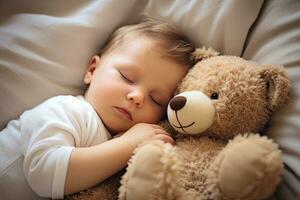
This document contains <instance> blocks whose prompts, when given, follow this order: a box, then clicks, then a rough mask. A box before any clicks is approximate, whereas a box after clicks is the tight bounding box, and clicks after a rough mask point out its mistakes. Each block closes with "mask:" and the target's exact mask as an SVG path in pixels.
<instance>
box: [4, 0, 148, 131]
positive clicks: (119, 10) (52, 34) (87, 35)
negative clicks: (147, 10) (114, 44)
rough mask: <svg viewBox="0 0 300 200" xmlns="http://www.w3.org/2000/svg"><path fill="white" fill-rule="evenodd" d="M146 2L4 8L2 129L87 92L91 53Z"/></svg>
mask: <svg viewBox="0 0 300 200" xmlns="http://www.w3.org/2000/svg"><path fill="white" fill-rule="evenodd" d="M145 5H146V1H140V0H122V1H119V0H109V1H108V0H99V1H79V0H76V1H72V3H70V1H65V0H64V1H61V0H59V1H58V0H55V1H53V0H52V1H40V0H27V1H24V2H23V1H18V0H10V1H6V2H5V6H0V7H1V9H0V11H1V12H0V13H1V14H0V23H1V26H0V56H1V57H0V96H1V104H0V113H1V114H0V129H2V128H3V127H4V126H5V124H6V123H7V121H8V120H9V119H14V118H17V117H18V116H19V115H20V114H21V113H22V112H23V111H24V110H26V109H28V108H31V107H33V106H35V105H37V104H39V103H40V102H42V101H44V100H45V99H47V98H49V97H51V96H55V95H58V94H73V95H74V94H80V93H82V92H83V81H82V78H83V74H84V71H85V69H86V67H87V63H88V61H89V59H90V57H91V56H92V55H93V54H94V53H96V52H97V50H98V49H99V48H100V47H101V46H102V45H103V44H104V42H105V41H106V39H107V37H108V36H109V35H110V34H111V32H112V31H113V30H114V29H115V28H116V27H118V26H120V25H121V24H124V23H128V22H132V21H135V20H136V18H137V17H138V15H139V14H140V13H141V11H142V10H143V9H144V6H145Z"/></svg>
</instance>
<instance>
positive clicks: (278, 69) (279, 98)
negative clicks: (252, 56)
mask: <svg viewBox="0 0 300 200" xmlns="http://www.w3.org/2000/svg"><path fill="white" fill-rule="evenodd" d="M259 71H260V72H259V73H260V76H261V78H263V79H264V81H265V83H266V89H267V95H268V105H269V109H270V110H271V111H275V110H277V109H278V108H280V107H281V106H282V105H284V104H285V103H286V102H287V101H288V99H289V92H290V87H291V83H290V80H289V78H288V75H287V72H286V70H285V69H284V67H283V66H275V65H263V67H262V69H259Z"/></svg>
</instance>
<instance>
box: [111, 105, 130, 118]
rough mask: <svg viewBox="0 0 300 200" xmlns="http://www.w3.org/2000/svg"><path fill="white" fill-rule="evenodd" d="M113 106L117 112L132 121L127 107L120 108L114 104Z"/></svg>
mask: <svg viewBox="0 0 300 200" xmlns="http://www.w3.org/2000/svg"><path fill="white" fill-rule="evenodd" d="M114 108H115V109H116V110H117V112H119V113H120V114H121V115H122V116H124V117H125V118H126V119H128V120H130V121H132V116H131V113H130V112H129V111H128V110H127V109H125V108H121V107H117V106H115V107H114Z"/></svg>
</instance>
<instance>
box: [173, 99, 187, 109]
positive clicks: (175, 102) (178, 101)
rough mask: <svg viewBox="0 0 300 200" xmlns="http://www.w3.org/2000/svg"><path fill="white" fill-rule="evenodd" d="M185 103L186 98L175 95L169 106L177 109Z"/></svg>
mask: <svg viewBox="0 0 300 200" xmlns="http://www.w3.org/2000/svg"><path fill="white" fill-rule="evenodd" d="M185 104H186V98H185V97H184V96H176V97H174V98H173V99H171V101H170V107H171V109H172V110H174V111H178V110H180V109H181V108H183V107H184V105H185Z"/></svg>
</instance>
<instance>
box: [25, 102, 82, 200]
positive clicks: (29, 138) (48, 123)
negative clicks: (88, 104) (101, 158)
mask: <svg viewBox="0 0 300 200" xmlns="http://www.w3.org/2000/svg"><path fill="white" fill-rule="evenodd" d="M73 98H74V99H73V100H75V97H73ZM53 99H54V100H53ZM53 99H50V100H48V101H46V102H45V103H43V104H41V105H40V106H38V107H36V108H34V109H33V110H30V111H28V112H25V113H24V114H23V115H22V116H21V118H20V120H21V132H22V133H21V134H22V144H23V146H22V151H23V153H24V156H25V158H24V164H23V170H24V174H25V177H26V179H27V181H28V183H29V185H30V186H31V188H32V189H33V190H34V191H35V192H36V193H37V194H38V195H39V196H42V197H51V198H54V199H56V198H63V196H64V187H65V179H66V175H67V169H68V163H69V158H70V155H71V152H72V150H73V148H74V146H76V144H79V143H80V140H81V139H82V135H81V132H82V129H83V128H84V124H85V122H84V121H82V120H83V119H84V117H82V115H84V114H82V113H84V110H85V109H82V105H81V104H82V103H80V101H78V100H77V99H76V100H75V101H72V103H73V104H70V102H68V101H67V102H64V101H61V100H60V98H57V99H58V100H55V98H53ZM67 99H70V97H68V98H67Z"/></svg>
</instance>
